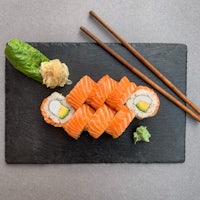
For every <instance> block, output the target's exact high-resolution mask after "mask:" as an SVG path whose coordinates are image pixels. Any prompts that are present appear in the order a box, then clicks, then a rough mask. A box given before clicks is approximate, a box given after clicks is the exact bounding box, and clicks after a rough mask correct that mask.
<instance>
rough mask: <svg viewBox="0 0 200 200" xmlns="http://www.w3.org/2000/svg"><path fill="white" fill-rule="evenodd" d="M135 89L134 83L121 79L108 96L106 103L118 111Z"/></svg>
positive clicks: (125, 78)
mask: <svg viewBox="0 0 200 200" xmlns="http://www.w3.org/2000/svg"><path fill="white" fill-rule="evenodd" d="M135 88H136V84H135V83H134V82H130V81H129V80H128V78H127V77H126V76H124V77H122V78H121V80H120V81H119V83H118V84H117V86H116V87H115V88H114V89H113V91H112V92H111V93H110V94H109V96H108V98H107V99H106V103H107V104H108V105H109V106H110V107H111V108H113V109H115V110H117V111H118V110H120V109H121V108H122V106H123V105H124V104H125V102H126V101H127V99H128V98H129V97H130V95H131V94H132V93H133V91H134V90H135Z"/></svg>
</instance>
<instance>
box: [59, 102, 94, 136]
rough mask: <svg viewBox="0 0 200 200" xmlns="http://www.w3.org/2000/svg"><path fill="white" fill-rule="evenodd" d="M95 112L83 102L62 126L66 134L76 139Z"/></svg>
mask: <svg viewBox="0 0 200 200" xmlns="http://www.w3.org/2000/svg"><path fill="white" fill-rule="evenodd" d="M94 113H95V110H94V109H93V108H92V107H90V106H89V105H87V104H83V105H82V106H81V107H80V108H78V109H77V110H76V112H75V113H74V115H73V116H72V117H71V118H70V120H69V121H68V122H67V123H65V125H64V126H63V128H64V130H65V131H66V132H67V134H68V135H69V136H71V137H73V138H74V139H78V138H79V136H80V134H81V133H82V131H84V130H85V127H86V125H87V123H88V121H89V120H90V118H91V117H92V116H93V114H94Z"/></svg>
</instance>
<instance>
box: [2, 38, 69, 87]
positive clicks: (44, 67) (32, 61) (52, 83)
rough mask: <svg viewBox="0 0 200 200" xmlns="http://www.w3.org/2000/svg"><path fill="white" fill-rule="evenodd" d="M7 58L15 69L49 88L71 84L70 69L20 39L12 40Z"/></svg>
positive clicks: (7, 48)
mask: <svg viewBox="0 0 200 200" xmlns="http://www.w3.org/2000/svg"><path fill="white" fill-rule="evenodd" d="M5 56H6V58H7V59H8V61H9V62H10V63H11V64H12V65H13V67H14V68H15V69H17V70H18V71H20V72H21V73H23V74H24V75H26V76H28V77H29V78H32V79H34V80H36V81H38V82H40V83H43V84H45V85H46V86H47V87H50V88H55V87H56V86H60V87H63V86H64V85H65V84H71V83H72V82H71V81H70V80H69V79H68V77H69V71H68V67H67V66H66V65H65V64H64V63H61V62H60V61H59V60H58V59H55V60H50V59H49V58H47V57H46V56H45V55H44V54H43V53H42V52H40V51H39V50H38V49H36V48H34V47H32V46H31V45H30V44H28V43H27V42H24V41H21V40H19V39H11V40H10V41H8V43H7V45H6V48H5Z"/></svg>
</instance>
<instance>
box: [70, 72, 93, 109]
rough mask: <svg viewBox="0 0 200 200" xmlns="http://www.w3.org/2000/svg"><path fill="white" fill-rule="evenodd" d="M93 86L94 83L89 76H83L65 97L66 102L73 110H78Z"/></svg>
mask: <svg viewBox="0 0 200 200" xmlns="http://www.w3.org/2000/svg"><path fill="white" fill-rule="evenodd" d="M95 85H96V82H95V81H93V80H92V79H91V78H90V77H89V76H87V75H85V76H83V77H82V78H81V79H80V80H79V82H78V83H77V84H76V85H75V86H74V88H73V89H72V90H71V91H70V93H69V94H68V95H67V96H66V100H67V102H69V103H70V104H71V105H72V106H73V107H74V108H75V109H78V108H79V107H81V105H82V104H83V103H84V102H85V101H86V99H87V98H88V96H89V94H90V93H91V92H92V89H93V88H94V86H95Z"/></svg>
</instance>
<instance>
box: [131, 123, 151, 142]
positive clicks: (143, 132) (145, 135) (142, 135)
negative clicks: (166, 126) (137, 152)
mask: <svg viewBox="0 0 200 200" xmlns="http://www.w3.org/2000/svg"><path fill="white" fill-rule="evenodd" d="M150 137H151V134H150V133H149V131H148V130H147V127H146V126H139V127H137V129H136V131H135V132H134V133H133V139H134V143H135V144H136V143H137V142H139V141H144V142H149V138H150Z"/></svg>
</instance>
